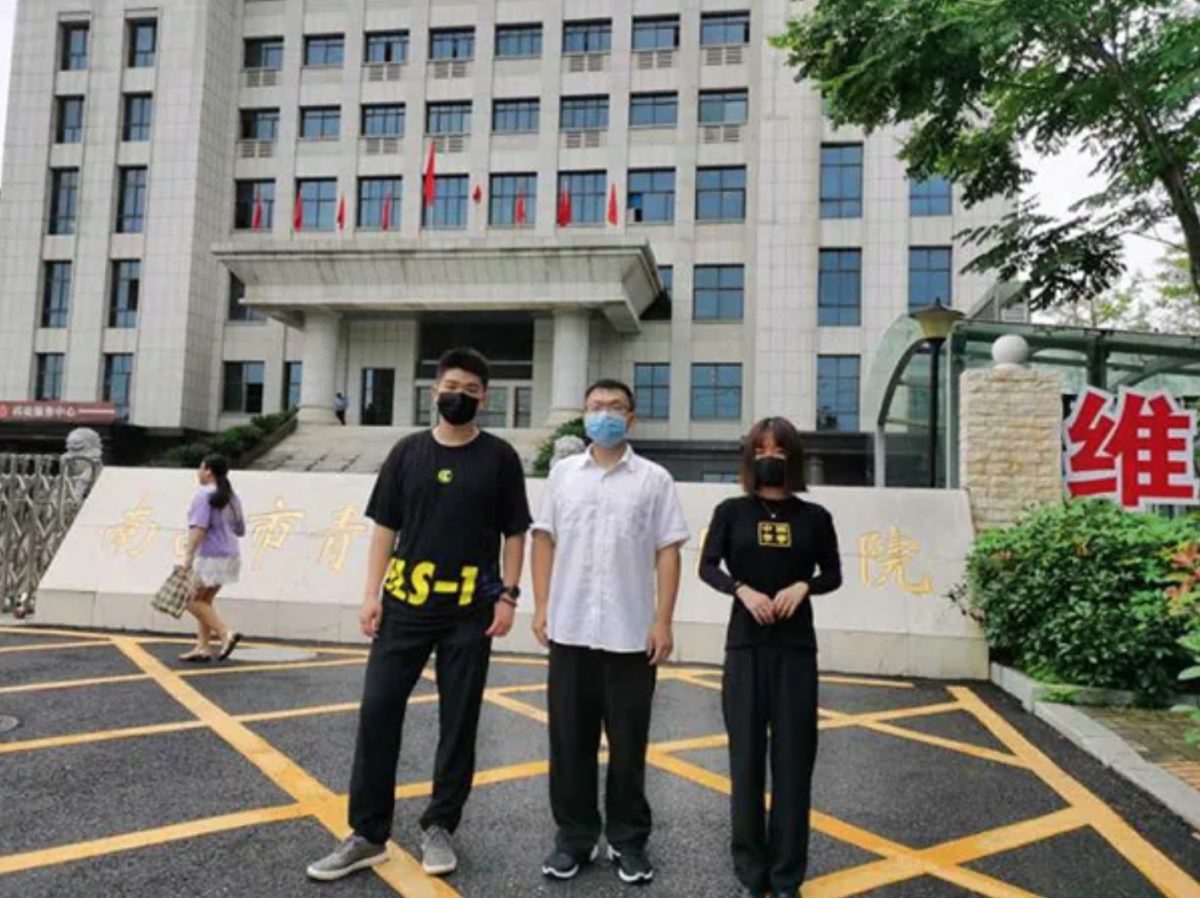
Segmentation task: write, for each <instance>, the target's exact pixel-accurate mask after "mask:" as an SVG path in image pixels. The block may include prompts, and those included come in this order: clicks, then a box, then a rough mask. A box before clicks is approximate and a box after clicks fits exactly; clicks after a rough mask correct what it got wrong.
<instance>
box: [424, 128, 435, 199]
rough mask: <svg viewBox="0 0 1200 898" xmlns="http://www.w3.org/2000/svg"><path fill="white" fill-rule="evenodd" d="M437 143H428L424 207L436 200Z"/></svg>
mask: <svg viewBox="0 0 1200 898" xmlns="http://www.w3.org/2000/svg"><path fill="white" fill-rule="evenodd" d="M436 172H437V143H436V142H435V141H432V140H431V141H430V142H429V161H428V162H426V163H425V185H424V195H425V205H426V206H432V205H433V204H434V202H435V201H436V200H437V178H436Z"/></svg>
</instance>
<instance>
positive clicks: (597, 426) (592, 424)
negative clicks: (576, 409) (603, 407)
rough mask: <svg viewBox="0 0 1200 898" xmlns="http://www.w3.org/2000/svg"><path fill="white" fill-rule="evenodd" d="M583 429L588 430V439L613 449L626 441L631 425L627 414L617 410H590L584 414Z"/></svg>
mask: <svg viewBox="0 0 1200 898" xmlns="http://www.w3.org/2000/svg"><path fill="white" fill-rule="evenodd" d="M583 429H584V430H585V431H586V432H587V435H588V439H589V440H591V441H592V442H593V443H595V444H596V445H597V446H603V447H604V448H605V449H611V448H612V447H613V446H619V445H621V443H623V442H625V436H626V434H628V432H629V425H628V424H627V423H626V421H625V416H624V415H618V414H617V413H616V412H588V413H587V414H586V415H584V416H583Z"/></svg>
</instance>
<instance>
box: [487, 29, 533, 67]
mask: <svg viewBox="0 0 1200 898" xmlns="http://www.w3.org/2000/svg"><path fill="white" fill-rule="evenodd" d="M541 55H542V26H541V25H500V26H498V27H497V28H496V58H497V59H529V58H535V57H538V56H541Z"/></svg>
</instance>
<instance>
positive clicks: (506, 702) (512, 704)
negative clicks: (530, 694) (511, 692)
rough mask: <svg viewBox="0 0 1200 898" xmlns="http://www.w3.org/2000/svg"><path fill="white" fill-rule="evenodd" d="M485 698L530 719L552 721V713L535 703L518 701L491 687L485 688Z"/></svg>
mask: <svg viewBox="0 0 1200 898" xmlns="http://www.w3.org/2000/svg"><path fill="white" fill-rule="evenodd" d="M483 700H484V701H485V702H490V703H491V704H493V705H497V706H499V707H501V708H505V709H507V710H509V711H514V712H516V713H517V714H521V715H523V716H525V717H528V718H529V719H530V720H536V721H537V722H538V723H549V722H550V715H549V714H547V713H546V712H545V711H543V710H542V709H541V708H537V707H534V706H533V705H527V704H525V702H522V701H518V700H517V699H515V698H512V697H511V696H508V695H505V694H503V693H500V692H493V691H492V690H491V689H486V690H484V693H483Z"/></svg>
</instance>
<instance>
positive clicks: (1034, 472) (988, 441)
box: [958, 336, 1063, 530]
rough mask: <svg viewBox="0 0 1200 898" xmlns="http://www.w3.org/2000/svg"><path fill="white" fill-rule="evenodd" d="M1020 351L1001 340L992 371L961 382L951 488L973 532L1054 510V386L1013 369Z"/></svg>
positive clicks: (1058, 486) (1036, 374)
mask: <svg viewBox="0 0 1200 898" xmlns="http://www.w3.org/2000/svg"><path fill="white" fill-rule="evenodd" d="M1027 351H1028V347H1026V346H1025V341H1024V340H1021V338H1019V337H1012V336H1008V337H1002V338H1000V340H998V341H997V342H996V344H995V345H994V346H993V348H992V356H993V358H994V359H996V361H997V364H996V365H995V367H993V368H987V369H977V370H973V371H967V372H966V373H964V374H963V376H962V380H961V391H960V392H961V400H960V411H959V425H958V426H959V482H960V484H961V486H962V488H963V489H965V490H967V492H968V494H969V495H970V498H971V514H972V517H973V519H974V521H975V527H976V529H977V530H985V529H989V528H992V527H1005V526H1008V525H1009V524H1012V523H1014V522H1015V521H1016V520H1017V518H1019V517H1020V516H1021V514H1022V513H1023V512H1024V511H1025V510H1026V509H1027V508H1029V507H1031V506H1036V505H1046V504H1049V503H1053V502H1061V501H1062V498H1063V477H1062V426H1063V420H1062V383H1061V382H1060V380H1059V377H1058V375H1057V374H1055V373H1053V372H1050V371H1031V370H1029V369H1028V368H1024V367H1022V366H1021V362H1022V361H1024V359H1025V357H1026V355H1027Z"/></svg>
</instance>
